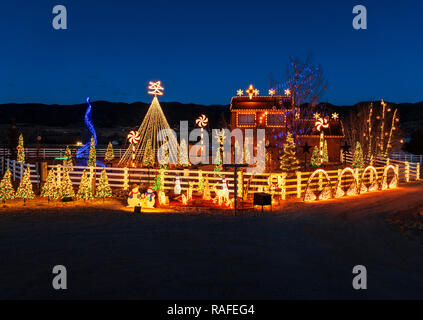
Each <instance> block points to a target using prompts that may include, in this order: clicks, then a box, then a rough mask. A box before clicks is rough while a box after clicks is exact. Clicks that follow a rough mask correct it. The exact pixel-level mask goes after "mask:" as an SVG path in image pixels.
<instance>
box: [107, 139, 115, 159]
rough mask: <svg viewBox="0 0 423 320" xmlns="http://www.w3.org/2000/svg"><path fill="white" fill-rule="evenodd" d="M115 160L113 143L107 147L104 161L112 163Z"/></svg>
mask: <svg viewBox="0 0 423 320" xmlns="http://www.w3.org/2000/svg"><path fill="white" fill-rule="evenodd" d="M114 158H115V151H114V150H113V145H112V143H111V142H109V144H108V145H107V149H106V154H105V155H104V161H106V162H112V161H113V159H114Z"/></svg>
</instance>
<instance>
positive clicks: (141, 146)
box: [119, 81, 178, 167]
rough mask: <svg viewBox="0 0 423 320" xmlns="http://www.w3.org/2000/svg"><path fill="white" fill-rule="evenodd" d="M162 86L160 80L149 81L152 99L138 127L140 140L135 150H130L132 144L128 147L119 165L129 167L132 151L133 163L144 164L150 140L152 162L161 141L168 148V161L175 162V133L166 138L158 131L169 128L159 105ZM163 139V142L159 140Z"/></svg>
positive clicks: (176, 143)
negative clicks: (133, 155)
mask: <svg viewBox="0 0 423 320" xmlns="http://www.w3.org/2000/svg"><path fill="white" fill-rule="evenodd" d="M163 90H164V89H163V87H162V86H161V83H160V81H157V82H150V83H149V91H148V93H149V94H152V95H154V98H153V101H152V102H151V105H150V107H149V109H148V111H147V114H146V115H145V117H144V120H143V121H142V123H141V126H140V127H139V129H138V132H139V134H140V142H139V143H137V144H136V145H135V151H133V150H132V147H133V146H132V145H130V146H129V147H128V149H127V150H126V152H125V154H124V155H123V156H122V158H121V159H120V161H119V166H127V167H129V166H130V165H131V163H132V153H133V152H134V153H135V160H134V162H135V164H140V163H142V164H143V165H144V157H145V156H144V154H145V152H146V149H147V144H148V142H149V141H150V148H151V149H152V150H153V155H154V156H153V164H152V165H154V164H155V162H156V158H155V155H156V154H157V151H158V150H159V148H160V146H161V145H162V144H163V143H167V145H168V148H169V161H170V162H171V163H177V160H178V159H177V157H178V142H177V140H176V136H175V135H169V136H168V140H166V139H165V137H163V136H160V134H159V133H160V132H163V131H162V130H163V129H170V126H169V123H168V122H167V120H166V117H165V115H164V113H163V110H162V108H161V106H160V103H159V100H158V99H157V96H158V95H163V93H162V91H163ZM159 141H163V142H159Z"/></svg>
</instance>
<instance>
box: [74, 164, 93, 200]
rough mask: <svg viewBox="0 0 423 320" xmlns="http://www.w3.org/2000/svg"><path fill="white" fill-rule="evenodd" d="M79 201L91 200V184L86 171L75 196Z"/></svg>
mask: <svg viewBox="0 0 423 320" xmlns="http://www.w3.org/2000/svg"><path fill="white" fill-rule="evenodd" d="M76 197H77V199H79V200H90V199H92V198H93V192H92V184H91V181H90V177H89V175H88V174H87V170H84V172H83V173H82V177H81V183H80V184H79V188H78V193H77V195H76Z"/></svg>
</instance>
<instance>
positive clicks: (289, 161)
mask: <svg viewBox="0 0 423 320" xmlns="http://www.w3.org/2000/svg"><path fill="white" fill-rule="evenodd" d="M279 159H280V168H281V169H282V171H283V172H295V171H297V170H298V169H299V168H300V162H299V161H298V159H297V156H296V154H295V143H294V138H293V137H292V134H291V132H288V134H287V136H286V144H285V148H284V149H283V155H282V156H281V157H280V158H279Z"/></svg>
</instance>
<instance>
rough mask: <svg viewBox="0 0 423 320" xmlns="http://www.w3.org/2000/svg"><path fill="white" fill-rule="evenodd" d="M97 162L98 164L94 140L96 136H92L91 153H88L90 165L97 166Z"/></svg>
mask: <svg viewBox="0 0 423 320" xmlns="http://www.w3.org/2000/svg"><path fill="white" fill-rule="evenodd" d="M96 164H97V159H96V151H95V140H94V137H91V143H90V153H89V154H88V166H89V167H95V166H96Z"/></svg>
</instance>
